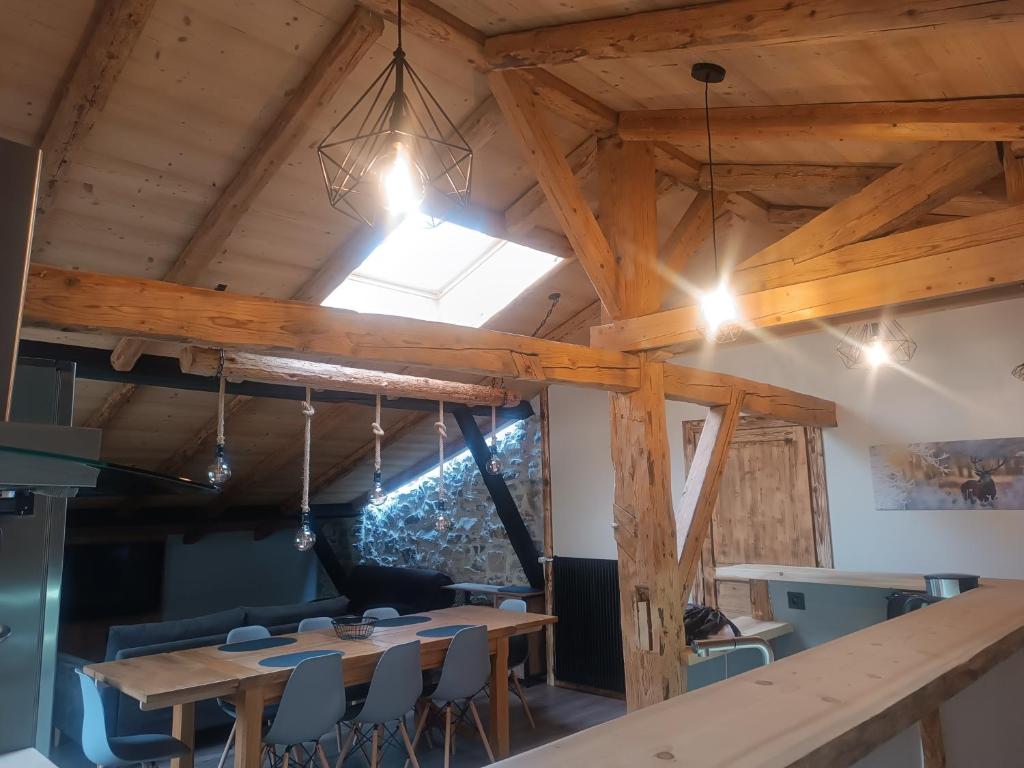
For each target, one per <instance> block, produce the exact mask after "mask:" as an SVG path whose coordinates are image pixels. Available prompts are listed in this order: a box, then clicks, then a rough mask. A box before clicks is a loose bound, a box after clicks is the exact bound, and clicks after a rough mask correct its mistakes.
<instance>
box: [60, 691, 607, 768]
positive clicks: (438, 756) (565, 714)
mask: <svg viewBox="0 0 1024 768" xmlns="http://www.w3.org/2000/svg"><path fill="white" fill-rule="evenodd" d="M526 697H527V700H528V701H529V702H530V707H531V710H532V711H533V716H534V718H535V719H536V721H537V728H536V729H531V728H530V724H529V723H528V722H527V720H526V716H525V715H524V714H523V710H522V707H520V706H519V704H518V701H517V700H516V699H515V697H513V698H512V702H511V717H512V753H513V754H518V753H520V752H525V751H527V750H529V749H533V748H534V747H538V746H540V745H542V744H547V743H548V742H550V741H555V740H556V739H560V738H562V737H563V736H568V735H569V734H570V733H576V732H577V731H582V730H583V729H585V728H590V727H591V726H594V725H597V724H599V723H603V722H605V721H606V720H611V719H612V718H615V717H619V716H620V715H623V714H625V711H626V704H625V702H624V701H619V700H617V699H609V698H605V697H603V696H594V695H592V694H589V693H580V692H578V691H570V690H567V689H564V688H549V687H548V686H546V685H534V686H531V687H529V688H527V689H526ZM486 711H487V710H486V707H482V708H481V713H482V714H484V716H486ZM324 744H325V747H326V749H327V752H328V756H329V757H330V761H331V765H332V766H333V765H334V761H335V759H336V758H337V751H338V750H337V745H336V744H335V743H334V739H326V740H325V742H324ZM222 747H223V740H221V741H220V742H219V743H210V744H206V745H203V744H201V745H200V747H199V749H198V753H197V756H196V757H197V759H196V768H216V765H217V761H218V759H220V750H221V748H222ZM416 754H417V757H418V758H419V760H420V765H421V766H422V768H435V767H439V766H442V765H443V764H444V755H443V753H442V751H441V749H440V746H439V745H438V746H435V748H434V749H430V748H429V747H428V746H427V745H426V744H425V743H424V744H422V745H421V746H420V747H418V748H417V750H416ZM52 759H53V762H55V763H56V764H57V765H58V766H60V768H91V765H92V764H91V763H89V762H88V761H87V760H86V759H85V757H84V756H83V755H82V752H81V750H80V749H79V748H78V745H77V744H74V743H72V742H70V741H66V742H65V744H62V745H61V747H60V748H59V749H58V750H56V752H55V753H54V755H53V757H52ZM404 761H405V755H404V754H398V753H397V752H395V751H394V750H390V751H388V752H387V753H386V754H385V759H384V761H383V765H384V766H386V767H387V768H396V767H398V766H401V765H402V764H403V763H404ZM486 764H487V755H486V753H485V752H484V750H483V747H482V746H481V745H480V742H479V741H478V740H476V739H475V738H472V737H470V736H469V735H468V734H467V735H465V736H462V735H460V736H459V737H458V738H457V740H456V752H455V755H454V757H453V760H452V767H453V768H477V767H478V766H482V765H486ZM228 765H229V766H230V765H231V762H230V760H229V761H228ZM345 765H346V766H349V767H352V766H355V768H360V767H361V766H363V765H364V761H363V759H362V758H361V757H360V756H359V755H358V754H357V755H356V756H354V757H352V758H349V759H348V760H346V761H345Z"/></svg>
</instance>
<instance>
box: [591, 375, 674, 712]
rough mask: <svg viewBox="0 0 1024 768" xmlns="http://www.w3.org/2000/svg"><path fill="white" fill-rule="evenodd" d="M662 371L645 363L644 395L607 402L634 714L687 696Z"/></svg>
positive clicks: (628, 686)
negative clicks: (609, 413) (652, 705)
mask: <svg viewBox="0 0 1024 768" xmlns="http://www.w3.org/2000/svg"><path fill="white" fill-rule="evenodd" d="M663 371H664V364H662V363H656V362H653V361H651V360H649V359H647V357H646V356H642V359H641V364H640V388H639V389H638V390H637V391H635V392H630V393H628V394H615V395H612V396H611V397H610V399H609V404H610V410H611V430H612V431H611V447H612V469H613V472H614V480H615V498H614V503H613V507H612V519H613V523H612V525H613V530H614V533H615V542H616V548H617V550H618V555H619V558H618V559H619V600H620V622H621V624H622V655H623V662H624V664H625V673H626V706H627V708H628V709H629V710H635V709H639V708H641V707H646V706H649V705H651V704H657V703H658V702H661V701H664V700H665V699H668V698H671V697H673V696H678V695H680V694H682V693H685V691H686V679H685V674H686V672H685V671H686V662H685V653H686V633H685V629H684V626H683V608H684V603H685V601H684V600H682V599H680V596H681V595H684V594H685V593H684V592H682V591H681V590H680V589H679V571H678V567H677V562H678V559H677V558H678V555H677V553H676V537H675V524H674V520H673V515H672V488H671V482H670V477H671V472H670V466H671V464H670V453H669V442H668V429H667V424H666V419H665V390H664V381H665V377H664V375H663Z"/></svg>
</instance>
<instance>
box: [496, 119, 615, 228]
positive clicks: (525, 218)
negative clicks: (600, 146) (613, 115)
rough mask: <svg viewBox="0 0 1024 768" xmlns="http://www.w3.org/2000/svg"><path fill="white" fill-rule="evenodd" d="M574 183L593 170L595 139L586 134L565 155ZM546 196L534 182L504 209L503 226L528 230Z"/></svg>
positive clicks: (595, 157) (584, 177) (541, 207)
mask: <svg viewBox="0 0 1024 768" xmlns="http://www.w3.org/2000/svg"><path fill="white" fill-rule="evenodd" d="M565 160H566V162H567V163H568V164H569V168H570V170H571V171H572V173H573V175H574V176H575V177H576V183H577V184H580V185H583V184H584V183H585V182H586V180H587V178H588V177H589V176H590V174H591V173H592V172H593V170H594V167H595V165H596V161H597V139H596V138H595V137H594V136H588V137H587V138H585V139H584V140H583V141H581V142H580V143H579V144H578V145H577V146H576V148H575V149H573V151H572V152H570V153H569V154H568V155H566V156H565ZM546 204H547V198H545V196H544V190H543V189H542V188H541V186H540V184H534V185H533V186H532V187H530V188H529V189H528V190H526V192H524V193H523V194H522V195H521V196H520V197H519V199H518V200H516V201H515V202H514V203H512V205H510V206H509V207H508V208H506V209H505V226H506V227H507V228H508V231H509V232H510V233H513V234H515V233H520V232H529V231H530V230H531V229H533V227H534V225H535V224H536V222H537V219H538V217H539V214H540V212H541V211H542V210H544V207H545V205H546Z"/></svg>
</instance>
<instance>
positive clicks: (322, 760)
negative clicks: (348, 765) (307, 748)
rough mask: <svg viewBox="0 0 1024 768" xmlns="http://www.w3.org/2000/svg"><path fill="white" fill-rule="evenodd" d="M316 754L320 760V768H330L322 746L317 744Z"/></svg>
mask: <svg viewBox="0 0 1024 768" xmlns="http://www.w3.org/2000/svg"><path fill="white" fill-rule="evenodd" d="M316 754H317V757H319V758H320V768H331V764H330V763H328V762H327V753H326V752H324V745H323V744H320V743H319V742H317V745H316Z"/></svg>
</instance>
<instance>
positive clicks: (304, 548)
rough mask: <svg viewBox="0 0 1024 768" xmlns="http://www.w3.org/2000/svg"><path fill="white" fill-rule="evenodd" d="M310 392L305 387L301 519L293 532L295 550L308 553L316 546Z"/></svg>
mask: <svg viewBox="0 0 1024 768" xmlns="http://www.w3.org/2000/svg"><path fill="white" fill-rule="evenodd" d="M312 399H313V398H312V392H311V391H310V389H309V387H306V399H305V400H303V401H302V415H303V416H304V417H305V419H306V430H305V434H304V442H303V451H302V502H301V505H300V509H301V510H302V518H301V520H300V522H299V527H298V528H297V529H296V531H295V548H296V549H297V550H299V552H308V551H309V550H311V549H312V548H313V545H315V544H316V533H315V532H314V531H313V516H312V514H311V513H310V511H309V453H310V443H311V442H312V432H313V414H314V413H315V411H314V410H313V403H312Z"/></svg>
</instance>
